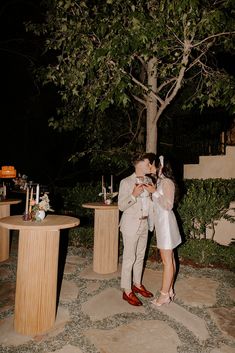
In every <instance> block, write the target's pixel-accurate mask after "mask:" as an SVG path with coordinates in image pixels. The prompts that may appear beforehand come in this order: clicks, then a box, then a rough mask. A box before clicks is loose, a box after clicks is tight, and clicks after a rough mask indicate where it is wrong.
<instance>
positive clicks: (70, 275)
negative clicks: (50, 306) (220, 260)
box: [0, 244, 235, 353]
mask: <svg viewBox="0 0 235 353" xmlns="http://www.w3.org/2000/svg"><path fill="white" fill-rule="evenodd" d="M13 245H14V244H13ZM16 260H17V247H16V246H13V247H12V249H11V257H10V259H9V260H7V261H5V262H2V263H0V353H13V352H19V353H33V352H37V353H52V352H55V353H235V308H234V303H235V274H234V273H232V272H230V271H225V270H218V269H194V268H191V267H186V266H181V267H180V271H179V275H178V278H177V282H176V286H175V289H176V294H177V295H176V299H175V302H174V303H170V304H169V305H167V306H163V307H161V308H156V307H154V306H153V305H152V304H151V302H150V300H149V299H143V303H144V305H143V306H142V307H133V306H131V305H129V304H128V303H126V302H125V301H123V300H122V298H121V292H120V289H119V286H120V266H119V269H118V271H117V273H114V274H112V275H104V276H102V275H97V274H96V273H94V272H93V271H92V252H91V251H88V250H84V249H75V248H69V249H68V254H67V257H66V264H65V266H64V272H63V281H62V286H61V291H60V299H59V306H58V311H57V318H56V323H55V326H54V327H53V329H52V330H51V331H49V332H47V333H45V334H41V335H37V336H32V337H31V336H23V335H20V334H17V333H16V332H14V330H13V314H14V292H15V274H16V266H17V261H16ZM143 282H144V284H145V285H146V286H147V287H148V289H150V290H151V291H153V292H154V293H156V294H157V293H158V290H159V289H160V285H161V265H158V264H156V263H148V264H147V266H146V269H145V273H144V278H143Z"/></svg>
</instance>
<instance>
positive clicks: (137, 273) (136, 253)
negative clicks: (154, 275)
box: [121, 219, 148, 290]
mask: <svg viewBox="0 0 235 353" xmlns="http://www.w3.org/2000/svg"><path fill="white" fill-rule="evenodd" d="M122 237H123V245H124V249H123V260H122V274H121V288H123V289H125V290H131V286H132V274H133V283H136V284H140V283H141V279H142V272H143V263H144V257H145V251H146V246H147V241H148V221H147V219H145V220H141V222H140V225H139V228H138V230H137V232H136V233H131V232H129V233H125V232H123V233H122Z"/></svg>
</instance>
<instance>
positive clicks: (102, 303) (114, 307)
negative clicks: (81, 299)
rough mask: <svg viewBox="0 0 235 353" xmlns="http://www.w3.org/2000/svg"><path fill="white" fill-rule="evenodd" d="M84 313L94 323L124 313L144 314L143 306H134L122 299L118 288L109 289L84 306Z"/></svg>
mask: <svg viewBox="0 0 235 353" xmlns="http://www.w3.org/2000/svg"><path fill="white" fill-rule="evenodd" d="M82 311H83V312H84V314H86V315H89V317H90V319H91V320H92V321H96V320H103V319H104V318H106V317H109V316H112V315H116V314H122V313H133V312H134V313H144V312H145V309H144V307H143V306H133V305H130V304H128V303H127V302H126V301H124V300H123V299H122V292H121V291H120V290H118V289H116V288H107V289H105V290H103V291H102V292H101V293H99V294H97V295H94V296H93V297H92V298H91V299H89V300H88V301H87V302H85V303H83V304H82Z"/></svg>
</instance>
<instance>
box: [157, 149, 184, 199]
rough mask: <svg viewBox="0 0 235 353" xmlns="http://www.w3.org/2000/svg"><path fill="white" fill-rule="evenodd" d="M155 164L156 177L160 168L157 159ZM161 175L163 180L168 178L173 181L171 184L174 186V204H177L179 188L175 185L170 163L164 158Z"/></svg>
mask: <svg viewBox="0 0 235 353" xmlns="http://www.w3.org/2000/svg"><path fill="white" fill-rule="evenodd" d="M155 163H156V167H157V175H158V172H159V170H160V168H161V163H160V161H159V159H156V161H155ZM161 173H162V175H163V176H164V177H165V178H168V179H170V180H172V181H173V183H174V185H175V196H174V203H177V202H178V201H179V187H178V184H177V183H176V180H175V176H174V172H173V170H172V166H171V163H170V161H169V160H168V159H167V158H166V157H165V156H164V162H163V168H162V170H161Z"/></svg>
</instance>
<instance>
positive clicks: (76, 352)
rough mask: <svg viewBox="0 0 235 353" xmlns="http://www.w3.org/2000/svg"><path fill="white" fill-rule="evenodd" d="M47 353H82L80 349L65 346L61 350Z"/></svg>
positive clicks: (68, 345)
mask: <svg viewBox="0 0 235 353" xmlns="http://www.w3.org/2000/svg"><path fill="white" fill-rule="evenodd" d="M48 353H83V352H82V351H81V349H80V348H78V347H75V346H71V345H70V344H66V345H65V346H64V347H63V348H61V349H59V350H57V351H53V352H48Z"/></svg>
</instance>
